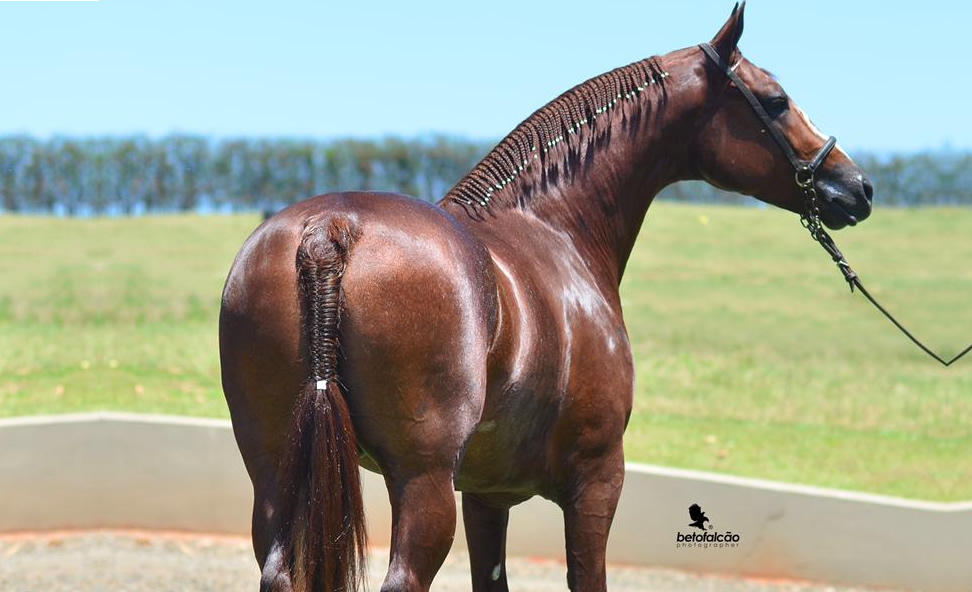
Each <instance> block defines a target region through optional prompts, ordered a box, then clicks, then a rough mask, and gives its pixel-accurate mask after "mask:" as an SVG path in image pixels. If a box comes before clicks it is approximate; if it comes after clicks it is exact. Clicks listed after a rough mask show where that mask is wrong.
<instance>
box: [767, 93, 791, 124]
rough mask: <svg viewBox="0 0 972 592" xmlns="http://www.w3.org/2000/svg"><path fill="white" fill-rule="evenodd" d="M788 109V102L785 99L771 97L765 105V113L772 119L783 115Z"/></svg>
mask: <svg viewBox="0 0 972 592" xmlns="http://www.w3.org/2000/svg"><path fill="white" fill-rule="evenodd" d="M789 108H790V102H789V101H788V100H787V98H786V97H773V98H772V99H770V100H769V101H768V102H767V103H766V112H767V113H768V114H769V116H770V117H772V118H774V119H775V118H777V117H779V116H780V115H783V114H784V113H785V112H786V110H787V109H789Z"/></svg>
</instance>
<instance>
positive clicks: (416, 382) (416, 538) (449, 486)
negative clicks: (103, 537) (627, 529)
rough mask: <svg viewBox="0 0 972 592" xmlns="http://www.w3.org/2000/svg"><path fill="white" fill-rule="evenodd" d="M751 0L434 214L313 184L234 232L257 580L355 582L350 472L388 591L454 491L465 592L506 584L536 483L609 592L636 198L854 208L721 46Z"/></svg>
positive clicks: (567, 117) (849, 166) (554, 122)
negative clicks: (379, 482) (308, 194)
mask: <svg viewBox="0 0 972 592" xmlns="http://www.w3.org/2000/svg"><path fill="white" fill-rule="evenodd" d="M744 9H745V5H743V6H741V7H740V6H738V5H737V6H736V8H734V9H733V11H732V14H731V15H730V17H729V19H728V20H727V21H726V23H725V24H724V25H723V26H722V27H721V29H720V30H719V32H718V33H717V34H716V35H715V37H714V38H713V39H712V40H711V42H709V43H708V44H702V45H699V46H694V47H689V48H685V49H681V50H678V51H674V52H672V53H669V54H666V55H662V56H655V57H651V58H647V59H645V60H642V61H639V62H635V63H633V64H630V65H627V66H623V67H620V68H618V69H615V70H612V71H610V72H607V73H605V74H602V75H600V76H597V77H595V78H592V79H591V80H588V81H587V82H584V83H582V84H580V85H578V86H576V87H574V88H572V89H570V90H568V91H567V92H565V93H564V94H562V95H561V96H559V97H558V98H556V99H555V100H553V101H552V102H550V103H548V104H547V105H546V106H544V107H542V108H541V109H539V110H538V111H536V112H535V113H534V114H533V115H531V116H530V117H529V118H527V119H526V120H525V121H524V122H523V123H521V124H520V125H519V126H517V127H516V129H514V130H513V131H512V132H511V133H510V134H509V135H508V136H507V137H505V138H504V139H503V140H502V141H501V142H500V143H499V144H498V145H497V146H496V147H495V148H494V149H493V150H492V151H490V152H489V153H488V154H487V155H486V156H485V157H484V159H483V160H482V161H481V162H480V163H479V164H478V165H476V167H475V168H474V169H473V170H472V171H470V172H469V173H468V174H467V175H466V176H465V177H464V178H462V179H461V180H460V181H459V183H458V184H457V185H456V186H455V187H454V188H453V189H452V190H450V191H449V192H448V194H447V195H446V196H445V197H444V198H443V199H442V200H441V201H440V202H439V203H438V204H430V203H426V202H423V201H420V200H418V199H414V198H410V197H407V196H402V195H397V194H390V193H371V192H342V193H333V194H327V195H321V196H317V197H313V198H310V199H308V200H306V201H303V202H300V203H297V204H295V205H292V206H290V207H288V208H287V209H284V210H283V211H281V212H279V213H277V214H276V215H274V216H273V217H272V218H270V219H269V220H267V221H265V222H264V223H263V224H262V225H261V226H259V227H258V228H257V229H256V230H255V231H254V232H253V234H252V235H251V236H250V237H249V238H248V239H247V240H246V242H245V243H244V245H243V246H242V248H241V250H240V252H239V254H238V255H237V257H236V260H235V262H234V263H233V265H232V268H231V270H230V272H229V276H228V278H227V280H226V284H225V288H224V291H223V296H222V306H221V312H220V326H219V329H220V333H219V343H220V357H221V373H222V383H223V389H224V392H225V396H226V401H227V403H228V406H229V410H230V414H231V418H232V423H233V428H234V434H235V437H236V441H237V444H238V446H239V449H240V452H241V454H242V457H243V460H244V463H245V465H246V469H247V471H248V473H249V476H250V479H251V480H252V483H253V493H254V505H253V517H252V518H253V529H252V537H253V546H254V551H255V555H256V559H257V561H258V563H259V565H260V567H261V579H260V589H261V590H262V591H265V592H271V591H272V592H281V591H298V592H310V591H321V590H329V591H330V590H353V589H356V588H357V586H358V585H359V584H360V583H361V580H362V578H363V571H362V570H363V565H364V560H365V550H366V544H367V541H366V536H365V526H364V515H363V509H362V501H361V491H360V483H359V472H358V471H359V466H361V467H364V468H365V469H367V470H371V471H375V472H378V473H380V474H381V475H382V476H383V477H384V481H385V484H386V486H387V489H388V496H389V500H390V502H391V508H392V535H391V541H390V543H391V552H390V553H391V554H390V560H389V565H388V570H387V573H386V576H385V579H384V582H383V585H382V587H381V590H382V591H383V592H391V591H399V590H409V591H412V590H428V589H429V586H430V584H431V582H432V580H433V578H434V576H435V574H436V572H437V571H438V569H439V568H440V566H441V565H442V563H443V560H444V559H445V557H446V555H447V553H448V552H449V550H450V548H451V545H452V543H453V538H454V535H455V528H456V521H457V517H456V516H457V508H456V501H455V495H454V491H459V492H461V500H462V501H461V504H462V508H461V509H462V516H463V520H464V524H465V530H466V539H467V540H466V542H467V546H468V551H469V560H470V566H471V576H472V589H473V590H474V591H476V592H486V591H506V590H508V585H507V572H506V565H505V554H506V550H505V547H506V531H507V524H508V519H509V509H510V508H511V507H512V506H514V505H516V504H518V503H520V502H522V501H524V500H527V499H529V498H531V497H533V496H538V495H539V496H542V497H544V498H546V499H548V500H551V501H553V502H554V503H556V504H558V505H559V506H560V508H561V509H562V510H563V515H564V527H565V535H566V561H567V583H568V585H569V587H570V589H571V590H574V591H603V590H605V588H606V568H605V548H606V542H607V539H608V532H609V529H610V526H611V521H612V519H613V516H614V512H615V509H616V506H617V503H618V497H619V495H620V493H621V488H622V482H623V479H624V452H623V446H622V434H623V433H624V430H625V427H626V425H627V422H628V418H629V415H630V413H631V409H632V400H633V363H632V353H631V348H630V345H629V341H628V337H627V332H626V330H625V324H624V319H623V316H622V310H621V299H620V297H619V293H618V288H619V284H620V282H621V278H622V275H623V273H624V269H625V264H626V262H627V260H628V257H629V255H630V253H631V250H632V247H633V245H634V243H635V239H636V237H637V236H638V231H639V229H640V228H641V226H642V223H643V220H644V218H645V215H646V213H647V210H648V207H649V206H650V205H651V203H652V200H653V199H654V196H655V195H656V194H657V193H658V192H659V191H660V190H661V189H662V188H664V187H665V186H667V185H669V184H671V183H674V182H676V181H680V180H686V179H701V180H705V181H707V182H709V183H711V184H713V185H715V186H718V187H720V188H723V189H726V190H730V191H734V192H739V193H743V194H748V195H751V196H755V197H756V198H758V199H760V200H762V201H764V202H766V203H769V204H772V205H774V206H777V207H780V208H783V209H786V210H789V211H791V212H794V213H797V214H801V215H806V212H807V209H808V208H810V209H812V210H813V212H814V214H813V215H814V219H818V218H819V221H822V223H823V224H824V225H826V226H827V227H829V228H831V229H839V228H842V227H845V226H847V225H854V224H856V223H858V222H860V221H862V220H864V219H865V218H867V216H868V215H869V213H870V210H871V200H872V194H873V189H872V187H871V184H870V182H869V181H868V180H867V178H866V176H865V175H864V173H863V172H862V171H861V169H860V168H859V167H858V166H857V165H856V164H855V163H854V162H853V161H852V160H851V158H850V157H849V156H848V155H847V154H846V153H845V152H844V151H843V150H841V149H840V148H839V147H834V141H833V140H832V139H831V140H830V141H828V140H827V139H826V138H825V137H824V136H823V135H822V134H821V133H820V132H819V131H818V130H817V129H816V128H815V127H814V126H813V124H812V123H811V122H810V119H809V118H808V117H807V116H806V115H805V114H804V113H803V112H802V111H801V110H800V109H799V107H797V105H796V103H794V102H793V100H792V99H791V98H790V97H789V96H788V95H787V94H786V93H785V92H784V90H783V89H782V88H781V86H780V85H779V83H778V82H777V81H776V79H775V78H774V77H773V76H772V75H770V74H769V73H768V72H766V71H764V70H762V69H760V68H759V67H757V66H755V65H754V64H752V63H751V62H750V61H748V60H747V59H746V58H744V57H743V55H742V53H741V52H740V51H739V49H738V42H739V39H740V37H741V35H742V31H743V13H744ZM746 93H749V95H752V97H753V98H752V100H750V99H749V98H747V94H746ZM752 101H755V104H754V103H753V102H752ZM759 111H762V113H760V112H759ZM768 127H769V128H773V129H768ZM768 132H771V133H768ZM780 142H783V143H786V144H787V145H788V148H785V149H784V148H783V146H782V144H780ZM787 150H789V153H787ZM814 155H816V156H814ZM794 158H795V159H797V160H796V161H794V160H792V159H794ZM811 161H812V163H813V168H812V169H809V167H808V165H806V163H807V162H811ZM799 163H804V164H802V165H801V164H799ZM795 166H798V167H799V166H802V167H803V172H802V176H801V172H800V170H799V169H798V171H797V173H796V175H797V177H796V179H797V183H794V167H795ZM808 169H809V170H808ZM810 194H812V197H813V198H814V203H813V204H810V205H808V204H807V201H808V197H807V196H808V195H810ZM817 197H819V200H817V199H816V198H817Z"/></svg>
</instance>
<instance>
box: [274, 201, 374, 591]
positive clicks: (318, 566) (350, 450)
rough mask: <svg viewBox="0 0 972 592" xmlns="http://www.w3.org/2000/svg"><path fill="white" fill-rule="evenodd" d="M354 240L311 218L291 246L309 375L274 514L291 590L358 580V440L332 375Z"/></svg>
mask: <svg viewBox="0 0 972 592" xmlns="http://www.w3.org/2000/svg"><path fill="white" fill-rule="evenodd" d="M354 240H355V231H354V228H353V226H352V225H351V223H350V222H349V221H348V220H346V219H340V218H338V219H330V220H327V219H323V220H322V219H321V218H316V217H315V218H313V219H311V220H310V221H308V222H307V223H306V224H305V227H304V231H303V234H302V236H301V239H300V246H299V247H298V249H297V277H298V282H299V287H300V292H301V295H302V301H303V312H304V319H303V327H304V336H305V339H306V343H307V351H308V354H309V359H310V369H311V375H310V377H309V380H308V382H307V384H306V385H305V386H304V390H303V392H302V393H301V395H300V397H299V398H298V400H297V402H296V404H295V409H294V426H293V429H292V430H291V433H290V438H289V441H288V442H287V444H286V448H285V450H284V455H283V457H282V462H281V466H280V477H279V478H280V482H279V491H280V494H281V498H282V499H281V501H282V502H283V503H282V504H280V505H282V507H279V508H277V509H276V511H280V521H279V522H277V524H279V525H281V526H282V531H281V533H282V534H283V537H282V540H281V544H282V545H283V548H282V549H281V550H282V551H283V553H282V558H286V563H285V565H288V566H289V568H290V576H291V581H292V583H293V589H294V591H295V592H322V591H327V592H330V591H337V590H341V591H353V590H357V589H358V584H359V583H361V582H363V580H364V577H365V559H366V551H367V540H366V533H365V523H364V504H363V502H362V499H361V480H360V475H359V473H358V443H357V438H356V436H355V433H354V428H353V426H352V424H351V414H350V412H349V410H348V405H347V402H346V400H345V397H344V393H343V392H342V388H341V386H340V383H339V381H338V376H337V363H338V350H339V344H338V324H339V322H340V312H341V277H342V275H343V274H344V269H345V266H346V263H347V259H348V251H349V250H350V248H351V245H352V243H353V242H354Z"/></svg>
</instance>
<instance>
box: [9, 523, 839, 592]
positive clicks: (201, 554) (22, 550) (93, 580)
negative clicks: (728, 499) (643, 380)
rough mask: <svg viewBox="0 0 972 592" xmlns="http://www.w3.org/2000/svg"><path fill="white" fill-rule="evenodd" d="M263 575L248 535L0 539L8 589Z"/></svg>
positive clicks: (379, 570)
mask: <svg viewBox="0 0 972 592" xmlns="http://www.w3.org/2000/svg"><path fill="white" fill-rule="evenodd" d="M387 564H388V552H387V551H383V550H375V551H374V552H373V553H372V555H371V562H370V568H371V582H370V587H369V589H370V590H373V591H376V590H378V589H379V588H380V586H381V577H382V575H383V574H384V568H385V566H386V565H387ZM507 567H508V569H509V574H510V575H509V581H510V588H511V589H513V590H516V591H519V592H546V591H555V590H556V591H564V590H566V589H567V585H566V580H565V575H564V574H565V570H566V568H565V566H564V565H563V564H562V563H558V562H554V561H537V560H530V559H519V558H517V559H511V560H510V561H509V562H508V566H507ZM468 573H469V572H468V559H467V557H466V556H465V555H464V554H462V553H455V554H453V555H452V556H450V557H449V559H448V560H447V562H446V565H445V566H443V568H442V570H441V571H440V572H439V575H438V576H437V577H436V580H435V584H434V585H433V587H432V590H433V591H434V592H458V591H467V590H469V575H468ZM258 580H259V573H258V571H257V567H256V562H255V561H254V560H253V556H252V552H251V549H250V543H249V541H247V540H243V539H239V538H228V537H212V536H196V535H165V534H161V535H160V534H158V533H139V532H120V533H119V532H81V533H51V534H43V535H18V536H4V537H0V591H3V592H39V591H43V592H86V591H95V590H97V591H99V592H217V591H218V592H236V591H240V592H244V591H245V592H255V591H256V590H257V587H258V584H257V583H258ZM608 587H609V589H610V590H611V591H612V592H674V591H676V590H678V591H679V592H714V591H720V592H721V591H730V592H784V591H785V592H825V591H826V592H852V590H851V589H849V588H840V589H837V588H832V587H825V586H812V585H806V584H797V583H779V582H765V581H753V580H734V579H727V578H719V577H703V576H696V575H688V574H684V573H679V572H674V571H666V570H655V569H635V568H628V567H614V566H612V567H611V568H610V569H609V578H608Z"/></svg>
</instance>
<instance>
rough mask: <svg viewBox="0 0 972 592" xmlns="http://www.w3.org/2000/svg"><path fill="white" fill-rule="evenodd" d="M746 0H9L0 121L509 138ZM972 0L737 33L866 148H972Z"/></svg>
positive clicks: (820, 5)
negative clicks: (599, 78)
mask: <svg viewBox="0 0 972 592" xmlns="http://www.w3.org/2000/svg"><path fill="white" fill-rule="evenodd" d="M731 8H732V2H730V1H728V0H719V1H714V0H685V1H682V2H660V1H647V0H645V1H641V2H633V1H616V0H598V1H593V0H592V1H589V2H574V1H571V0H556V1H548V0H543V1H535V2H528V1H526V0H521V1H519V2H513V1H506V0H493V1H490V2H460V1H458V0H453V1H450V2H437V1H414V2H407V1H397V2H392V1H388V2H377V1H363V0H356V1H353V2H352V1H349V0H345V1H342V2H332V1H324V0H318V1H310V0H278V1H272V0H261V1H253V0H234V1H232V2H230V1H224V0H165V1H158V0H155V1H147V0H101V1H100V2H0V81H2V86H0V134H10V133H28V134H33V135H35V136H40V137H48V136H51V135H56V134H67V135H123V134H132V133H145V134H149V135H151V136H162V135H166V134H169V133H173V132H188V133H200V134H209V135H213V136H217V137H228V136H240V135H248V136H254V135H255V136H297V137H310V138H334V137H345V136H357V137H377V136H383V135H389V134H391V135H400V136H415V135H418V134H425V133H435V132H438V133H447V134H451V135H456V136H465V137H471V138H478V139H499V138H500V137H502V136H503V135H505V134H506V133H507V132H508V131H509V130H510V129H512V128H513V127H514V126H515V125H516V124H517V123H519V122H520V121H521V120H522V119H523V118H525V117H526V116H528V115H529V114H530V113H532V112H533V111H534V110H535V109H537V108H538V107H540V106H541V105H543V104H544V103H546V102H547V101H549V100H550V99H552V98H554V97H555V96H556V95H557V94H559V93H560V92H562V91H564V90H566V89H567V88H569V87H571V86H573V85H574V84H576V83H578V82H581V81H583V80H585V79H587V78H589V77H591V76H594V75H597V74H599V73H601V72H604V71H606V70H609V69H611V68H614V67H616V66H620V65H623V64H627V63H629V62H632V61H635V60H638V59H641V58H644V57H647V56H650V55H655V54H663V53H667V52H668V51H671V50H674V49H677V48H680V47H685V46H688V45H693V44H696V43H699V42H701V41H706V40H708V39H709V38H711V37H712V35H713V34H714V33H715V32H716V31H717V30H718V28H719V27H720V26H721V24H722V23H723V22H724V21H725V19H726V17H727V16H728V14H729V12H730V10H731ZM970 29H972V3H967V2H945V1H941V0H926V1H924V2H921V3H910V2H909V3H905V2H898V1H884V2H877V1H867V2H864V1H851V0H842V1H838V0H814V1H812V2H783V1H779V0H773V1H770V0H751V1H750V2H749V4H748V5H747V8H746V31H745V33H744V35H743V39H742V42H741V44H740V45H741V47H742V49H743V51H744V52H745V54H746V55H747V57H749V58H750V59H751V60H752V61H754V62H755V63H757V64H758V65H760V66H763V67H766V68H768V69H770V70H772V71H773V72H774V73H775V74H777V75H778V76H779V78H780V80H781V82H782V83H783V85H784V87H785V88H786V89H787V90H788V91H789V92H790V94H791V95H792V96H793V97H794V98H795V99H796V101H797V102H798V103H799V104H800V105H801V107H803V109H804V110H805V111H806V112H807V113H809V114H810V115H811V116H812V117H813V119H814V121H815V123H816V124H817V125H818V126H819V127H820V128H821V129H823V130H824V131H825V132H826V133H830V134H834V135H836V136H837V137H838V139H839V140H840V142H841V145H842V146H844V147H846V148H848V149H851V150H862V149H863V150H871V151H879V152H913V151H919V150H939V149H943V148H951V149H955V150H972V114H970V113H969V112H967V110H966V105H967V104H968V103H969V102H970V96H969V95H970V88H969V87H970V84H972V82H970V80H969V76H968V69H969V68H968V64H967V60H968V57H967V56H968V55H969V51H968V46H967V44H966V43H965V42H963V38H965V37H966V36H967V34H968V33H967V32H968V30H970Z"/></svg>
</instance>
